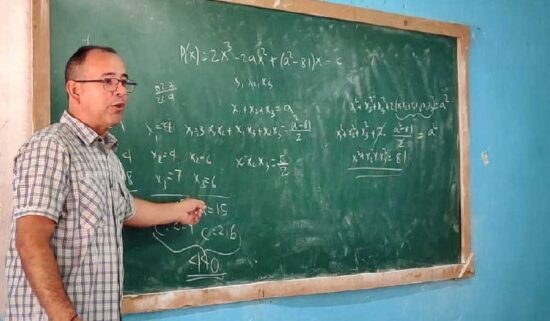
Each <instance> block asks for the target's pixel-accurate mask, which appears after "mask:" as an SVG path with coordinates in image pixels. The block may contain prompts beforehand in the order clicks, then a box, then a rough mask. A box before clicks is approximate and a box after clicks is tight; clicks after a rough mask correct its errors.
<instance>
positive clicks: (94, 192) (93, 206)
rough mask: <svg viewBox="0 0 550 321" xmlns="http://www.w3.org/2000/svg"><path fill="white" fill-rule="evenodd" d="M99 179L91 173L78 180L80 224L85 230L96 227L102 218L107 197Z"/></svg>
mask: <svg viewBox="0 0 550 321" xmlns="http://www.w3.org/2000/svg"><path fill="white" fill-rule="evenodd" d="M101 181H102V180H101V179H100V178H99V177H96V176H94V175H92V174H86V175H83V176H82V177H80V178H79V180H78V191H79V193H80V195H79V196H78V198H79V205H78V206H79V214H80V226H81V227H82V228H84V229H86V230H94V229H96V228H97V227H98V226H99V225H100V224H102V222H103V220H104V216H105V213H106V206H107V197H106V195H105V187H104V186H103V184H101Z"/></svg>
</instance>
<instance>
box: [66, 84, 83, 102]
mask: <svg viewBox="0 0 550 321" xmlns="http://www.w3.org/2000/svg"><path fill="white" fill-rule="evenodd" d="M65 91H66V92H67V95H68V96H69V99H74V100H75V101H76V102H77V103H80V86H79V85H78V83H77V82H75V81H72V80H69V81H67V83H66V84H65Z"/></svg>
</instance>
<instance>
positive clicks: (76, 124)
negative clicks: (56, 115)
mask: <svg viewBox="0 0 550 321" xmlns="http://www.w3.org/2000/svg"><path fill="white" fill-rule="evenodd" d="M59 122H60V123H62V124H66V125H68V126H69V127H70V128H71V129H72V130H73V131H74V132H75V133H76V135H77V136H78V138H80V140H82V142H84V144H86V145H87V146H89V145H91V144H92V143H93V142H94V141H96V140H99V139H101V136H99V135H98V134H97V133H96V132H95V131H94V130H93V129H91V128H90V127H88V126H87V125H86V124H84V123H83V122H81V121H80V120H79V119H77V118H75V117H73V116H72V115H71V114H69V112H68V111H66V110H65V111H64V112H63V115H62V116H61V119H60V121H59ZM117 144H118V140H117V139H116V137H115V136H113V135H112V134H111V133H110V132H107V133H106V135H105V145H106V146H107V147H109V148H110V149H116V147H117Z"/></svg>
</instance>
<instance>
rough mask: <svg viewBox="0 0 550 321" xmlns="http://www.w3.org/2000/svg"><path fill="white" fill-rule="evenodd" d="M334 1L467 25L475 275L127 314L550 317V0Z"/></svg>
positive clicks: (206, 320)
mask: <svg viewBox="0 0 550 321" xmlns="http://www.w3.org/2000/svg"><path fill="white" fill-rule="evenodd" d="M333 2H339V3H344V4H349V5H354V6H359V7H368V8H371V9H377V10H383V11H388V12H396V13H402V14H406V15H412V16H418V17H426V18H432V19H436V20H443V21H451V22H459V23H463V24H467V25H470V27H471V30H472V45H471V51H470V108H471V142H472V146H471V147H472V148H471V163H472V168H471V173H472V219H473V225H472V229H473V248H474V252H475V253H476V269H477V273H476V275H475V277H474V278H472V279H468V280H462V281H452V282H439V283H431V284H422V285H413V286H402V287H393V288H387V289H378V290H368V291H358V292H348V293H341V294H327V295H316V296H307V297H294V298H285V299H273V300H265V301H258V302H249V303H239V304H228V305H219V306H211V307H204V308H194V309H186V310H176V311H169V312H162V313H151V314H140V315H130V316H126V317H125V318H124V320H127V321H130V320H132V321H137V320H201V321H215V320H245V321H249V320H284V321H292V320H392V321H397V320H407V321H412V320H426V321H430V320H433V321H446V320H453V321H456V320H464V321H474V320H480V321H487V320H499V321H502V320H514V321H516V320H529V321H536V320H549V319H550V299H549V298H550V249H548V245H549V244H550V192H549V191H548V190H547V189H546V184H545V183H546V182H549V181H550V148H549V145H550V140H549V138H548V136H549V135H548V132H547V127H549V126H548V119H550V86H549V83H550V59H549V58H548V57H549V56H550V40H549V39H550V35H549V32H550V19H548V16H550V1H547V0H527V1H517V0H499V1H497V0H481V1H480V0H461V1H457V0H340V1H337V0H333ZM484 151H486V152H488V157H489V164H488V165H484V164H483V162H482V161H481V157H480V154H481V153H482V152H484Z"/></svg>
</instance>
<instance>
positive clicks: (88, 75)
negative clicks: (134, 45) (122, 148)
mask: <svg viewBox="0 0 550 321" xmlns="http://www.w3.org/2000/svg"><path fill="white" fill-rule="evenodd" d="M81 68H82V69H81V74H80V77H79V78H80V79H81V80H95V79H105V78H116V79H127V78H128V75H127V74H126V67H125V66H124V62H123V61H122V59H121V58H120V57H119V56H118V55H116V54H113V53H110V52H104V51H100V50H92V51H90V52H89V53H88V55H87V56H86V59H85V61H84V63H83V64H82V66H81ZM79 85H80V87H81V91H80V112H81V115H82V116H83V118H84V119H83V120H84V122H85V123H86V124H87V125H88V126H90V127H91V128H92V129H94V130H95V131H96V132H98V133H99V134H100V135H102V134H104V133H105V131H107V130H108V129H109V128H111V127H113V126H115V125H116V124H118V123H119V122H120V121H121V120H122V114H123V112H124V109H125V108H126V103H127V101H128V93H127V91H126V89H125V88H124V87H123V86H122V84H120V83H119V84H118V86H117V88H116V90H114V91H112V92H111V91H108V90H105V88H104V85H103V83H100V82H97V83H94V82H92V83H79Z"/></svg>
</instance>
